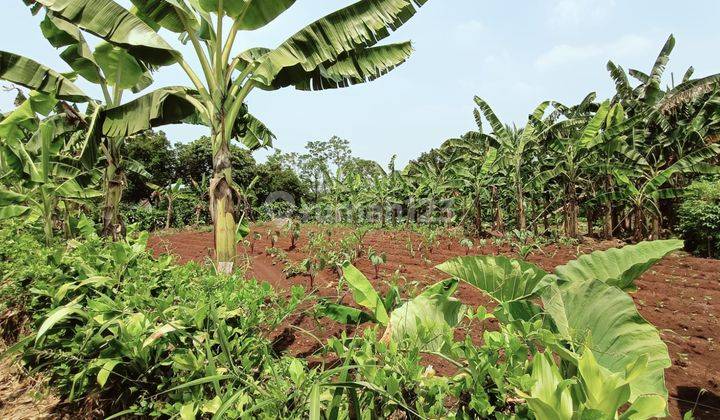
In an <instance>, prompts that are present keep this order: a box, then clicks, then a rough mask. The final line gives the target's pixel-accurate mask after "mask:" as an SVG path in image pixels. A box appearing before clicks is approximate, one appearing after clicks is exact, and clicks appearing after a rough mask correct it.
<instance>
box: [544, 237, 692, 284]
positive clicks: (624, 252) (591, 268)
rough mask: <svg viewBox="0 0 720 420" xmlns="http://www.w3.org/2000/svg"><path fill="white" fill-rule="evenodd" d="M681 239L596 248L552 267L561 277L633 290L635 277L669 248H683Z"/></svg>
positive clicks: (667, 252) (666, 252) (667, 251)
mask: <svg viewBox="0 0 720 420" xmlns="http://www.w3.org/2000/svg"><path fill="white" fill-rule="evenodd" d="M682 247H683V241H681V240H677V239H670V240H665V241H649V242H641V243H639V244H636V245H628V246H624V247H622V248H611V249H608V250H606V251H595V252H593V253H591V254H586V255H583V256H581V257H580V258H578V259H576V260H573V261H570V262H569V263H567V264H565V265H561V266H559V267H557V268H556V269H555V274H557V275H558V277H560V278H561V279H563V280H568V281H582V280H593V279H596V280H602V281H604V282H605V283H607V284H610V285H613V286H617V287H619V288H621V289H623V290H628V289H630V290H632V289H635V282H634V281H635V279H637V278H638V277H640V275H641V274H642V273H644V272H645V271H646V270H647V269H649V268H650V267H652V266H653V264H655V263H656V262H658V261H659V260H660V259H661V258H663V257H664V256H666V255H667V254H669V253H670V252H672V251H676V250H678V249H682Z"/></svg>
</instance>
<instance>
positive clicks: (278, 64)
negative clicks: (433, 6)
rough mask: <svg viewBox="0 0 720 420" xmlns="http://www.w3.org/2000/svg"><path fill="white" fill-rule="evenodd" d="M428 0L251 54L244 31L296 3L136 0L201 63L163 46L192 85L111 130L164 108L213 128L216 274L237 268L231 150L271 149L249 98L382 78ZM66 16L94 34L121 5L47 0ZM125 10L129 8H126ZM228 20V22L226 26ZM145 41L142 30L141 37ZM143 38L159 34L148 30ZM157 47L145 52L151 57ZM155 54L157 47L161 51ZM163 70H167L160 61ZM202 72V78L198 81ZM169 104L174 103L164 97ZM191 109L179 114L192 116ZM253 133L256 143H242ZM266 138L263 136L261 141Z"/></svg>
mask: <svg viewBox="0 0 720 420" xmlns="http://www.w3.org/2000/svg"><path fill="white" fill-rule="evenodd" d="M425 1H426V0H360V1H358V2H357V3H354V4H352V5H350V6H347V7H345V8H342V9H340V10H338V11H337V12H334V13H331V14H329V15H327V16H325V17H324V18H321V19H319V20H317V21H315V22H313V23H311V24H310V25H308V26H306V27H305V28H303V29H301V30H300V31H299V32H297V33H296V34H295V35H293V36H291V37H290V38H288V39H287V40H286V41H284V42H282V43H281V44H280V45H279V46H277V47H276V48H274V49H271V48H251V49H247V50H245V51H243V52H241V53H240V54H237V55H235V54H234V51H235V43H236V40H237V35H238V33H240V32H241V31H250V30H256V29H259V28H262V27H264V26H266V25H267V24H269V23H270V22H272V21H273V20H275V18H277V17H278V16H279V15H281V14H282V13H283V12H285V11H287V10H288V9H289V8H290V7H291V6H292V5H293V4H294V3H295V1H294V0H248V1H231V0H225V1H224V0H203V1H196V0H188V1H185V0H173V1H169V0H132V3H133V5H134V12H135V15H137V16H139V17H141V18H142V20H143V21H144V22H149V23H150V24H151V25H152V26H153V27H155V28H160V27H162V28H164V29H166V30H169V31H171V32H175V33H178V34H180V36H181V39H182V40H183V41H184V42H187V43H189V44H190V45H191V47H192V51H193V52H194V54H195V55H196V57H197V59H198V61H199V63H200V71H199V72H198V71H196V70H195V69H193V68H192V67H191V66H190V65H189V64H188V63H187V62H186V61H185V60H184V59H183V58H182V55H181V54H180V52H178V51H175V50H172V49H170V48H168V47H167V43H165V42H164V41H161V40H158V41H157V43H156V45H154V47H156V48H155V50H156V51H157V52H158V55H159V57H166V58H167V59H168V60H172V61H173V62H174V63H177V65H178V66H180V67H181V68H182V70H183V71H184V72H185V73H186V75H187V76H188V78H189V79H190V81H191V82H192V89H188V88H183V89H177V90H175V91H174V93H173V95H175V97H176V98H177V99H179V102H182V105H181V104H179V103H177V102H175V104H174V108H172V109H170V110H168V109H167V106H165V107H163V106H158V105H159V104H164V103H165V102H164V101H163V98H158V97H157V95H158V91H156V92H153V93H151V94H148V95H145V96H143V97H140V98H139V99H137V100H136V101H134V103H132V104H126V105H124V106H120V107H116V108H114V109H115V110H116V111H117V112H118V114H119V115H123V117H121V118H114V119H109V120H106V121H105V125H106V126H107V128H108V129H109V131H110V132H112V133H116V134H117V135H129V134H132V133H133V132H135V131H136V130H138V129H140V128H147V127H148V126H151V125H152V124H153V122H154V121H155V120H157V119H165V115H164V112H163V111H172V110H176V111H178V110H179V111H183V110H184V107H185V106H186V105H187V106H189V107H191V108H192V109H193V113H192V118H191V119H192V120H193V121H194V122H198V123H201V124H204V125H206V126H208V127H209V128H210V132H211V138H212V146H213V155H214V157H213V171H214V173H213V178H212V179H211V181H210V194H209V195H210V213H211V215H212V218H213V223H214V232H215V233H214V238H215V250H216V255H215V256H216V258H217V260H218V264H217V266H218V269H219V271H221V272H226V273H227V272H230V271H231V270H232V268H233V263H234V260H235V257H236V253H237V250H236V248H235V244H234V240H233V232H234V230H235V224H236V223H235V199H234V191H235V184H234V182H233V179H232V173H231V165H230V151H229V144H230V141H231V139H243V140H245V143H246V144H248V143H255V144H250V145H251V146H257V142H258V141H259V142H260V143H261V144H267V140H268V137H267V136H266V134H267V133H268V131H267V130H266V129H265V128H264V126H263V125H262V124H260V123H259V122H257V120H255V119H254V118H253V117H252V116H251V115H250V114H249V113H248V112H247V107H246V105H245V100H246V98H247V97H248V95H249V94H250V93H251V92H252V91H253V90H254V89H256V88H259V89H263V90H276V89H280V88H283V87H287V86H295V87H296V88H298V89H303V90H321V89H330V88H340V87H347V86H350V85H353V84H357V83H363V82H366V81H370V80H373V79H375V78H377V77H380V76H382V75H384V74H386V73H387V72H389V71H391V70H392V69H394V68H395V67H397V66H399V65H400V64H402V63H403V62H405V60H406V59H407V58H408V57H409V55H410V53H411V45H410V43H409V42H403V43H397V44H389V45H382V46H375V44H376V43H377V42H379V41H380V40H382V39H384V38H386V37H387V36H388V35H390V33H391V32H392V31H394V30H395V29H397V28H398V27H400V26H402V24H404V23H405V22H407V20H408V19H409V18H410V17H412V16H413V15H414V14H415V12H416V11H417V8H418V7H419V6H421V5H422V4H424V3H425ZM40 2H41V3H42V4H43V5H45V6H46V7H49V8H50V9H51V10H52V11H53V12H54V13H56V14H57V15H58V16H59V17H60V18H62V19H65V20H67V21H71V22H74V23H76V24H77V25H78V26H80V27H86V28H90V29H98V28H95V26H97V25H98V24H99V22H102V21H103V20H102V19H98V18H97V16H95V15H93V14H91V13H89V12H98V13H102V12H103V11H104V10H103V6H106V5H112V8H117V7H120V6H118V5H117V4H115V3H113V2H112V1H110V0H100V1H98V0H40ZM123 10H124V9H123ZM227 20H229V29H228V25H225V24H224V23H225V22H226V21H227ZM112 29H114V28H104V31H101V32H100V36H101V37H102V36H103V35H105V36H109V37H111V36H112V33H113V32H115V31H113V30H112ZM138 35H140V34H138ZM139 37H140V39H143V40H146V39H149V38H153V39H155V38H158V39H159V36H158V35H157V34H156V33H155V32H153V31H149V32H148V33H146V34H142V35H140V36H139ZM150 50H151V49H149V48H148V49H145V51H150ZM153 52H154V51H153ZM159 64H165V63H164V62H163V63H159ZM200 74H202V77H201V76H200ZM165 99H167V97H166V98H165ZM179 114H184V112H177V113H176V115H175V116H177V117H180V116H183V118H178V119H185V118H187V117H186V116H184V115H179ZM247 133H250V134H252V135H251V136H250V140H248V139H247V138H246V137H244V136H245V135H246V134H247ZM258 137H260V138H258Z"/></svg>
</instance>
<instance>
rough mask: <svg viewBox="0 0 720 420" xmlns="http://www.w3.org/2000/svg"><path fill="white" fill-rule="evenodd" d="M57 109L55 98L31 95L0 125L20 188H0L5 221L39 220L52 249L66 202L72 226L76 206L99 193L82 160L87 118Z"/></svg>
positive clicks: (1, 143)
mask: <svg viewBox="0 0 720 420" xmlns="http://www.w3.org/2000/svg"><path fill="white" fill-rule="evenodd" d="M57 105H58V101H57V100H56V99H55V98H53V97H51V96H49V95H45V94H41V93H35V92H32V93H31V95H30V97H29V98H28V99H27V100H25V101H24V102H23V103H22V104H21V105H20V106H18V108H16V109H15V110H14V111H12V112H11V113H10V114H8V115H7V116H6V117H5V118H4V119H3V121H2V122H0V150H1V151H2V156H3V166H4V169H6V170H8V171H9V173H11V174H12V175H13V177H14V181H15V182H14V183H15V184H16V187H15V191H13V190H9V189H3V190H0V218H2V219H7V218H14V217H21V216H28V215H37V216H40V217H41V218H42V220H43V231H44V236H45V242H46V244H48V245H49V244H50V243H51V241H52V238H53V224H54V220H55V215H56V213H57V211H58V206H59V205H60V204H61V202H62V207H63V208H64V209H65V210H66V211H65V224H66V225H68V224H69V220H68V218H69V210H68V208H69V206H70V203H71V202H73V201H76V202H84V201H87V200H89V199H92V198H94V197H97V196H98V195H99V193H98V192H97V191H95V190H94V189H93V188H92V184H93V182H94V181H95V178H96V177H95V176H94V173H93V172H94V168H91V169H90V170H86V169H84V167H83V165H82V163H81V162H80V160H81V159H82V156H83V151H84V149H85V146H86V143H85V142H84V138H85V136H84V128H83V125H84V117H83V116H82V115H81V114H79V113H78V112H77V111H76V110H74V109H72V108H71V107H69V106H67V108H66V109H65V110H62V111H61V112H60V113H51V111H52V110H53V109H55V108H56V107H57ZM43 114H44V115H47V116H46V117H43Z"/></svg>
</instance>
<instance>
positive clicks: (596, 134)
mask: <svg viewBox="0 0 720 420" xmlns="http://www.w3.org/2000/svg"><path fill="white" fill-rule="evenodd" d="M610 112H611V110H610V102H609V101H606V102H604V103H603V104H602V105H601V106H600V108H599V109H598V110H597V112H596V113H595V114H594V115H593V117H592V118H591V119H590V121H589V122H587V123H586V122H585V119H584V118H582V119H580V120H576V119H567V120H563V121H561V122H558V123H556V124H554V125H553V126H551V127H550V128H549V129H548V130H549V132H551V133H555V134H556V135H557V137H554V138H553V139H552V144H551V149H552V150H554V152H555V153H554V156H555V157H556V159H557V163H556V164H555V165H554V167H552V168H551V169H548V170H546V171H543V172H541V173H540V174H538V175H537V178H538V180H539V183H540V184H544V183H546V182H549V181H551V180H557V182H558V183H559V184H560V185H561V186H562V190H563V192H564V196H565V206H564V207H565V233H566V235H567V236H568V237H571V238H576V237H577V236H578V231H577V216H578V202H579V198H578V187H579V186H580V185H581V183H583V182H585V183H587V178H586V174H587V172H588V170H590V166H591V165H590V162H592V161H593V159H595V157H596V154H595V150H596V148H597V146H598V144H600V143H601V142H602V136H601V132H602V130H603V128H606V125H607V122H608V118H607V117H608V114H609V113H610ZM613 113H614V111H613ZM565 136H567V137H565Z"/></svg>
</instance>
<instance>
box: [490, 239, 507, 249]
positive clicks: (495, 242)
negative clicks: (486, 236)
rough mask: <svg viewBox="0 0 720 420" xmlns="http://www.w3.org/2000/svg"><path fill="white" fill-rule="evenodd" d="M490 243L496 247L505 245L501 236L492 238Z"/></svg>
mask: <svg viewBox="0 0 720 420" xmlns="http://www.w3.org/2000/svg"><path fill="white" fill-rule="evenodd" d="M492 244H493V245H495V246H497V247H501V246H503V245H505V238H501V237H497V238H493V239H492Z"/></svg>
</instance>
